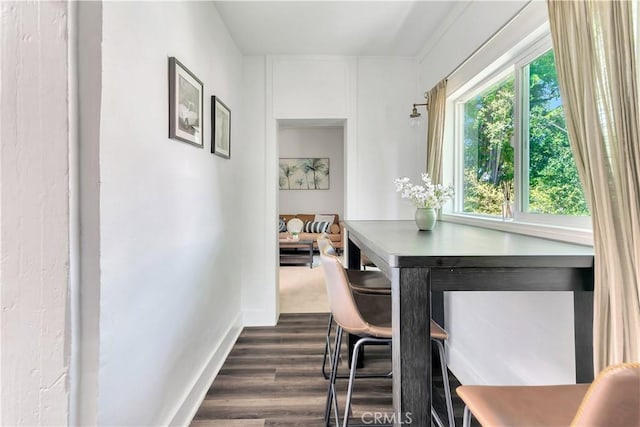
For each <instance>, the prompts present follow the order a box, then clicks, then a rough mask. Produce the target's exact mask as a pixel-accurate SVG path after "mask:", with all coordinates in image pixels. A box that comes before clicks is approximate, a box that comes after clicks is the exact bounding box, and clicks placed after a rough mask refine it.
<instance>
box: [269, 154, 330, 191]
mask: <svg viewBox="0 0 640 427" xmlns="http://www.w3.org/2000/svg"><path fill="white" fill-rule="evenodd" d="M329 160H330V159H329V158H328V157H320V158H311V157H305V158H287V157H281V158H280V160H279V176H278V186H279V189H280V190H329V189H330V186H329V178H330V177H329V174H330V171H331V169H330V167H329Z"/></svg>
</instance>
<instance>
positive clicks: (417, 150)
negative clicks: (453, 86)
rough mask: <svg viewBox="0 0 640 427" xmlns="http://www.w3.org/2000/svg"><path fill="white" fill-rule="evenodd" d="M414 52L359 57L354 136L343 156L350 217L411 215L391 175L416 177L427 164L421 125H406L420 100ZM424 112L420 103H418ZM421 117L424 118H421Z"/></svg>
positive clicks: (405, 217)
mask: <svg viewBox="0 0 640 427" xmlns="http://www.w3.org/2000/svg"><path fill="white" fill-rule="evenodd" d="M416 65H417V64H416V61H415V60H414V59H413V58H373V57H360V58H358V97H357V100H358V101H357V105H358V111H357V118H358V121H357V125H358V132H357V135H358V136H357V139H356V141H355V143H354V144H353V145H354V147H353V149H354V154H355V159H352V161H349V162H348V167H349V169H350V174H351V176H352V177H353V179H354V180H355V182H354V183H353V186H354V188H355V191H354V192H353V193H352V194H351V195H350V197H349V200H348V204H349V206H350V214H349V219H412V218H413V217H414V215H415V208H414V207H413V206H412V205H411V204H410V203H408V202H406V201H402V200H401V199H400V196H399V195H398V194H397V193H396V192H395V185H394V184H393V180H394V179H395V178H397V177H401V176H408V177H410V178H412V179H413V180H414V182H415V180H417V179H418V178H419V177H420V173H422V172H424V171H425V169H426V150H427V149H426V128H425V126H424V124H423V126H420V127H417V128H411V127H409V113H410V112H411V107H412V104H414V103H422V102H424V98H423V97H422V92H423V91H421V90H420V89H419V88H418V85H417V81H418V74H417V69H416ZM419 108H420V109H421V110H420V111H421V112H422V114H423V117H425V116H426V110H425V109H424V107H419ZM423 123H424V121H423Z"/></svg>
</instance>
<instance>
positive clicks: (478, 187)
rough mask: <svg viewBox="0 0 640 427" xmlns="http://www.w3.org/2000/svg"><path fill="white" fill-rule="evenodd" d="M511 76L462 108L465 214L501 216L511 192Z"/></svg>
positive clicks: (512, 96)
mask: <svg viewBox="0 0 640 427" xmlns="http://www.w3.org/2000/svg"><path fill="white" fill-rule="evenodd" d="M513 84H514V79H513V76H510V77H508V78H506V79H504V80H502V81H501V82H499V83H498V84H496V85H494V86H492V87H491V88H490V89H488V90H486V91H484V92H483V93H481V94H479V95H477V96H475V97H474V98H472V99H471V100H469V101H467V102H466V103H465V104H464V212H473V213H480V214H488V215H500V213H501V212H502V201H503V198H504V195H503V190H507V191H513V170H514V164H513V160H514V159H513V148H512V147H511V138H512V137H513V98H514V92H513Z"/></svg>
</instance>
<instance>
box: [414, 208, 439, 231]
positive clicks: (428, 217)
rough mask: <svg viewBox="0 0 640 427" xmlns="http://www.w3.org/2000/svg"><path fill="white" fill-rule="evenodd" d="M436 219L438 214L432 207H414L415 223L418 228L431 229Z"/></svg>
mask: <svg viewBox="0 0 640 427" xmlns="http://www.w3.org/2000/svg"><path fill="white" fill-rule="evenodd" d="M437 219H438V215H437V213H436V210H435V209H433V208H418V209H416V225H417V226H418V230H427V231H431V230H433V229H434V228H435V226H436V220H437Z"/></svg>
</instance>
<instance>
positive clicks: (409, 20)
mask: <svg viewBox="0 0 640 427" xmlns="http://www.w3.org/2000/svg"><path fill="white" fill-rule="evenodd" d="M214 3H215V5H216V8H217V9H218V12H219V13H220V15H221V16H222V19H223V21H224V22H225V24H226V25H227V28H228V29H229V32H230V33H231V36H232V37H233V40H234V41H235V42H236V44H237V45H238V48H239V49H240V50H241V51H242V53H243V54H245V55H265V54H271V55H287V54H289V55H304V54H322V55H354V56H416V55H418V54H419V52H420V50H421V49H422V48H423V46H424V45H425V44H426V42H427V40H428V39H429V37H430V36H433V35H435V33H436V32H437V31H438V29H439V26H440V25H441V23H442V22H443V21H446V19H445V18H446V17H447V15H448V14H449V13H452V11H454V10H455V8H456V7H457V6H460V2H456V1H215V2H214ZM456 4H457V6H456Z"/></svg>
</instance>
